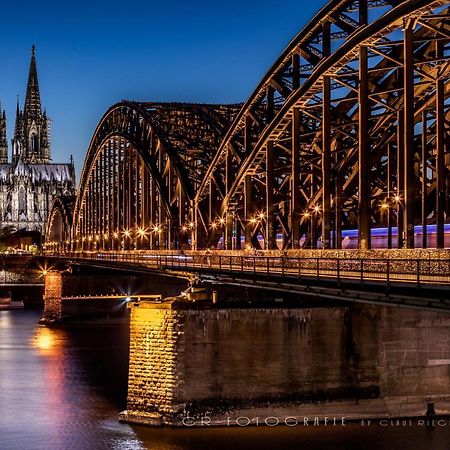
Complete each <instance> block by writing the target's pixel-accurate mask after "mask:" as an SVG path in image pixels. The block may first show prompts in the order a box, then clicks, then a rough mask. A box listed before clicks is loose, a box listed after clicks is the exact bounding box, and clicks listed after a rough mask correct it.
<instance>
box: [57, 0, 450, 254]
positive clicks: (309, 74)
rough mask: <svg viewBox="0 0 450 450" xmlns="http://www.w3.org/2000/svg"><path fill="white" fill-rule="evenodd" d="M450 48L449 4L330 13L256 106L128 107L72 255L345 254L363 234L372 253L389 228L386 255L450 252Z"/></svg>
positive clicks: (291, 50)
mask: <svg viewBox="0 0 450 450" xmlns="http://www.w3.org/2000/svg"><path fill="white" fill-rule="evenodd" d="M449 41H450V6H449V0H439V1H431V0H406V1H400V0H332V1H330V2H329V3H328V4H327V5H326V6H325V7H324V8H323V9H322V10H321V11H320V12H318V13H317V15H316V16H315V17H314V18H313V19H312V20H311V22H310V23H309V24H308V25H307V26H306V27H305V28H304V29H303V30H302V31H300V33H299V34H298V35H297V36H296V37H295V38H294V39H293V40H292V41H291V42H290V43H289V45H288V46H287V48H286V49H285V50H284V51H283V53H282V54H281V55H280V57H279V58H278V60H277V61H276V62H275V64H274V65H273V66H272V68H271V69H270V70H269V72H268V73H267V74H266V75H265V76H264V78H263V79H262V80H261V82H260V83H259V85H258V86H257V88H256V90H255V91H254V92H253V94H252V95H251V96H250V97H249V99H248V100H247V101H246V102H245V103H244V104H243V105H228V106H226V105H189V104H153V103H135V102H121V103H119V104H117V105H114V106H113V107H112V108H110V109H109V110H108V111H107V113H106V114H105V116H104V117H103V119H102V120H101V122H100V124H99V125H98V127H97V129H96V131H95V134H94V136H93V138H92V141H91V144H90V147H89V151H88V154H87V157H86V161H85V165H84V168H83V172H82V176H81V183H80V187H79V190H78V195H77V200H76V204H75V209H74V218H73V225H72V229H71V233H70V236H66V240H65V242H68V243H69V244H70V248H71V249H73V250H84V249H99V248H101V249H119V248H122V249H130V248H170V247H172V248H180V247H183V246H186V247H188V246H190V247H192V248H194V249H201V248H206V247H210V246H217V245H218V243H219V242H220V243H221V245H222V244H223V246H224V247H225V248H227V249H239V248H241V245H245V247H253V248H261V246H263V247H264V248H265V249H275V248H279V247H282V248H285V249H286V248H300V247H312V248H315V247H317V246H318V245H320V246H321V247H322V248H341V246H342V241H343V234H344V233H345V231H346V230H353V229H357V230H358V245H359V247H360V248H361V249H366V248H371V230H373V229H375V228H385V229H386V235H387V236H386V239H387V246H388V247H392V246H398V247H400V248H402V247H406V248H412V247H414V246H419V247H427V246H436V247H439V248H441V247H443V246H444V244H445V242H444V238H445V233H444V229H445V227H444V225H445V222H446V221H447V219H448V216H449V213H450V205H449V203H450V200H449V195H450V193H449V190H450V189H449V187H450V186H449V185H450V181H449V172H450V170H449V169H450V150H449V148H450V135H449V128H450V99H449V90H450V88H449V83H448V81H449V74H450V70H449V65H450V46H449ZM417 226H420V227H421V231H422V232H421V235H422V237H421V240H420V242H418V240H417V239H416V240H415V227H416V229H417ZM430 226H432V227H433V230H435V236H434V237H433V242H430V241H429V239H428V237H429V235H430V233H429V229H430ZM241 237H242V239H241ZM242 240H243V244H241V242H242ZM280 241H281V242H280Z"/></svg>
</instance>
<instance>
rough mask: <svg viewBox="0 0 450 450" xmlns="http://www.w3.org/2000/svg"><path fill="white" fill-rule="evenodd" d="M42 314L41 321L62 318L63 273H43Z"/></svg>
mask: <svg viewBox="0 0 450 450" xmlns="http://www.w3.org/2000/svg"><path fill="white" fill-rule="evenodd" d="M44 281H45V285H44V315H43V318H42V321H43V322H44V323H45V322H48V321H60V320H61V319H62V289H63V274H62V273H61V272H57V271H50V272H48V273H47V274H46V275H45V279H44Z"/></svg>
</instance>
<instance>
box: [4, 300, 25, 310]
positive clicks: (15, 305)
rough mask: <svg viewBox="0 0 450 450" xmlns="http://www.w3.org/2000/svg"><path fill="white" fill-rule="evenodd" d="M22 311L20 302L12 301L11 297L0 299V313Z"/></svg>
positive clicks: (21, 302)
mask: <svg viewBox="0 0 450 450" xmlns="http://www.w3.org/2000/svg"><path fill="white" fill-rule="evenodd" d="M10 309H23V301H22V300H12V299H11V297H0V311H7V310H10Z"/></svg>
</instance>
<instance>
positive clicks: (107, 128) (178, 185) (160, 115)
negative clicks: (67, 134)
mask: <svg viewBox="0 0 450 450" xmlns="http://www.w3.org/2000/svg"><path fill="white" fill-rule="evenodd" d="M239 106H240V105H225V106H224V105H195V104H182V103H167V104H164V103H136V102H121V103H118V104H116V105H114V106H112V107H111V108H110V109H109V110H108V111H107V112H106V113H105V115H104V116H103V118H102V120H101V121H100V123H99V125H98V126H97V129H96V131H95V133H94V135H93V138H92V140H91V143H90V146H89V150H88V153H87V156H86V160H85V163H84V167H83V171H82V174H81V180H80V186H79V189H78V195H77V201H76V205H75V212H74V225H73V233H72V239H71V241H72V244H73V246H74V248H77V249H80V248H92V247H93V246H95V247H96V248H97V247H99V246H100V245H101V246H102V247H103V248H104V247H107V246H111V245H112V243H113V242H114V240H115V241H116V248H119V243H118V242H119V241H120V240H121V239H122V238H123V233H124V232H126V233H127V234H129V233H131V232H135V229H136V228H140V229H142V230H143V231H142V233H144V232H145V233H147V232H150V228H151V227H157V228H158V229H159V228H160V229H161V235H162V237H161V236H158V240H159V244H160V246H162V245H163V243H162V241H163V240H164V245H165V246H169V243H171V242H176V243H177V245H179V244H180V243H181V241H182V240H183V237H182V236H180V233H179V231H180V227H181V226H182V225H183V224H184V223H186V222H188V221H190V220H191V217H190V209H189V207H190V203H191V202H192V201H193V200H194V195H195V192H196V190H197V188H198V186H199V184H200V182H201V180H202V177H203V175H204V172H205V170H206V168H207V167H208V166H209V164H210V162H211V160H212V158H213V156H214V152H215V149H217V147H218V145H219V143H220V140H221V138H222V137H223V135H224V133H225V130H226V129H227V127H228V126H229V124H230V122H231V120H232V118H233V116H234V115H235V114H236V112H237V111H238V109H239ZM113 235H114V238H113ZM144 237H145V240H147V239H148V236H144V234H143V235H142V241H144ZM184 239H185V240H186V239H187V235H185V236H184ZM125 240H126V239H125ZM148 240H150V241H152V240H153V239H148ZM155 240H156V239H155ZM96 241H98V242H96ZM125 244H126V243H125ZM121 245H122V248H126V245H123V243H121Z"/></svg>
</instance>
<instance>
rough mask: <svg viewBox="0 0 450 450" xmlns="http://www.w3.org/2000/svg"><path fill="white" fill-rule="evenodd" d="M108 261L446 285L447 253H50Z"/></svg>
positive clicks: (449, 263)
mask: <svg viewBox="0 0 450 450" xmlns="http://www.w3.org/2000/svg"><path fill="white" fill-rule="evenodd" d="M47 256H57V257H61V258H64V259H77V260H88V261H99V262H109V263H112V264H114V263H127V264H133V265H139V266H141V267H144V268H149V269H158V270H177V271H185V272H209V273H230V272H231V273H236V274H243V275H252V274H254V275H256V274H257V275H263V276H266V277H267V278H270V277H273V276H276V277H280V276H281V277H283V276H287V277H290V278H293V277H295V278H299V279H301V278H304V277H307V278H316V279H323V278H327V279H330V278H332V279H335V280H336V281H341V280H342V281H344V280H357V281H360V282H370V281H377V282H384V283H391V282H396V283H404V284H408V285H411V284H415V285H417V286H420V285H422V284H423V285H444V286H445V285H450V259H432V258H422V259H409V258H363V257H355V258H339V257H323V256H319V257H310V256H308V257H300V256H297V257H293V256H273V255H271V256H260V255H255V256H253V255H248V254H244V253H243V254H237V253H234V254H232V255H230V254H226V253H225V252H224V253H223V254H222V253H221V252H215V253H212V254H205V252H189V254H186V255H185V254H182V253H180V254H173V253H172V254H155V253H145V252H127V253H122V252H121V253H119V252H98V253H97V252H76V253H66V254H64V255H52V254H47Z"/></svg>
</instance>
